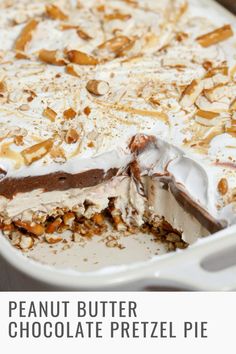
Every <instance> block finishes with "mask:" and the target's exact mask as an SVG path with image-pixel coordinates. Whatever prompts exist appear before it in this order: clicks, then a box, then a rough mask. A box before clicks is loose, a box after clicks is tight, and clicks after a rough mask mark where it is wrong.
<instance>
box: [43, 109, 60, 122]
mask: <svg viewBox="0 0 236 354" xmlns="http://www.w3.org/2000/svg"><path fill="white" fill-rule="evenodd" d="M43 116H44V117H46V118H48V119H50V121H51V122H55V119H56V117H57V113H56V112H55V111H54V110H53V109H52V108H50V107H47V108H45V110H44V111H43Z"/></svg>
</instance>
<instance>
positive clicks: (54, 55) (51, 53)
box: [38, 49, 66, 66]
mask: <svg viewBox="0 0 236 354" xmlns="http://www.w3.org/2000/svg"><path fill="white" fill-rule="evenodd" d="M60 54H61V53H60V52H59V51H58V50H46V49H41V50H40V52H39V55H38V58H39V60H41V61H42V62H44V63H47V64H52V65H57V66H64V65H66V61H65V59H64V58H62V57H61V55H60Z"/></svg>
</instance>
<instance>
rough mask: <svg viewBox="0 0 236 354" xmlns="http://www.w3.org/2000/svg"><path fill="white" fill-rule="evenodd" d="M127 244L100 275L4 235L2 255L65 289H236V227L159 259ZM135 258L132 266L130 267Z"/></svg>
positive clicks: (208, 1)
mask: <svg viewBox="0 0 236 354" xmlns="http://www.w3.org/2000/svg"><path fill="white" fill-rule="evenodd" d="M192 1H194V2H196V1H197V0H192ZM200 2H202V3H203V4H204V6H205V11H206V12H208V11H209V13H210V12H211V10H212V8H213V7H215V8H217V9H218V12H219V13H220V14H221V15H222V16H224V18H226V19H227V20H228V21H230V22H232V20H233V21H234V20H235V17H234V16H233V15H232V14H230V13H229V12H227V11H226V10H225V9H223V8H222V7H221V6H220V5H218V4H216V3H215V2H214V1H212V0H199V1H198V3H200ZM128 242H129V247H127V250H126V253H125V257H126V258H124V257H123V258H122V257H121V259H120V262H119V263H120V264H122V265H113V266H112V267H111V266H108V264H109V259H108V258H109V255H108V252H109V251H110V252H111V257H112V252H113V251H112V250H111V249H110V250H109V249H108V250H106V251H104V252H105V254H102V252H100V258H102V257H103V258H105V259H108V262H107V264H106V262H102V264H103V266H101V267H100V269H98V270H91V271H90V270H89V267H87V269H86V272H85V271H83V269H79V270H72V269H70V268H69V267H63V268H62V267H61V268H59V267H57V268H56V267H53V266H48V265H43V264H41V263H39V262H36V261H33V260H31V259H28V258H27V257H25V256H24V255H23V254H22V253H21V252H19V251H17V250H16V249H14V248H13V247H12V246H11V245H10V243H9V242H8V241H7V240H6V239H5V238H4V237H3V236H2V235H0V254H1V255H2V256H3V257H4V258H5V259H6V260H7V262H9V264H11V265H13V266H14V267H15V268H17V269H18V270H20V271H22V272H23V273H25V274H27V275H29V276H30V277H32V278H34V279H36V280H39V281H42V282H44V283H48V284H51V285H52V286H57V287H59V288H63V289H74V290H83V289H86V290H104V289H109V290H144V289H151V288H153V289H155V288H158V287H161V286H162V287H163V286H165V287H167V286H168V287H174V288H182V289H189V290H191V289H192V290H236V226H234V227H231V228H228V229H226V230H224V231H221V232H219V233H217V234H215V235H213V236H210V237H208V238H206V239H201V240H199V241H198V242H197V243H196V244H194V245H193V246H191V247H189V248H188V249H187V250H185V251H178V252H176V253H171V254H164V255H157V256H154V257H152V259H148V258H147V259H146V260H145V261H144V260H142V261H139V259H138V258H137V257H136V258H137V259H136V258H134V254H135V252H136V253H137V254H138V252H140V247H139V249H137V243H136V244H135V243H134V244H133V245H132V238H130V239H129V241H128ZM96 245H97V243H96V242H95V241H91V243H90V244H89V246H88V247H89V251H88V252H89V254H90V259H91V257H92V254H93V251H94V249H95V247H96ZM135 247H136V248H135ZM84 252H85V251H84ZM161 253H162V252H161ZM120 254H122V253H120ZM116 256H117V255H116ZM118 257H119V256H118ZM132 259H133V263H131V262H130V260H132ZM127 260H129V261H127ZM113 264H114V263H113ZM115 264H117V263H115ZM91 269H92V268H91Z"/></svg>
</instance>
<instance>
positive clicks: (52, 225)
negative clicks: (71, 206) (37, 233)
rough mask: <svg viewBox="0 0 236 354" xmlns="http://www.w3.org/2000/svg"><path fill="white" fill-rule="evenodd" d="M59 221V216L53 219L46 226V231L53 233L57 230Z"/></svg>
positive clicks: (60, 220) (60, 221)
mask: <svg viewBox="0 0 236 354" xmlns="http://www.w3.org/2000/svg"><path fill="white" fill-rule="evenodd" d="M61 223H62V219H61V218H57V219H55V220H53V221H52V222H51V223H49V224H48V226H47V227H46V233H48V234H53V233H54V232H56V231H57V230H58V228H59V226H60V225H61Z"/></svg>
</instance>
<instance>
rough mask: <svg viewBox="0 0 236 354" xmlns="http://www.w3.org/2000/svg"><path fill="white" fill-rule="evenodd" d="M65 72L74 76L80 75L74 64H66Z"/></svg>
mask: <svg viewBox="0 0 236 354" xmlns="http://www.w3.org/2000/svg"><path fill="white" fill-rule="evenodd" d="M66 72H67V74H70V75H72V76H75V77H80V76H81V75H80V72H79V71H78V70H77V68H76V66H75V65H74V64H68V65H67V66H66Z"/></svg>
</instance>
